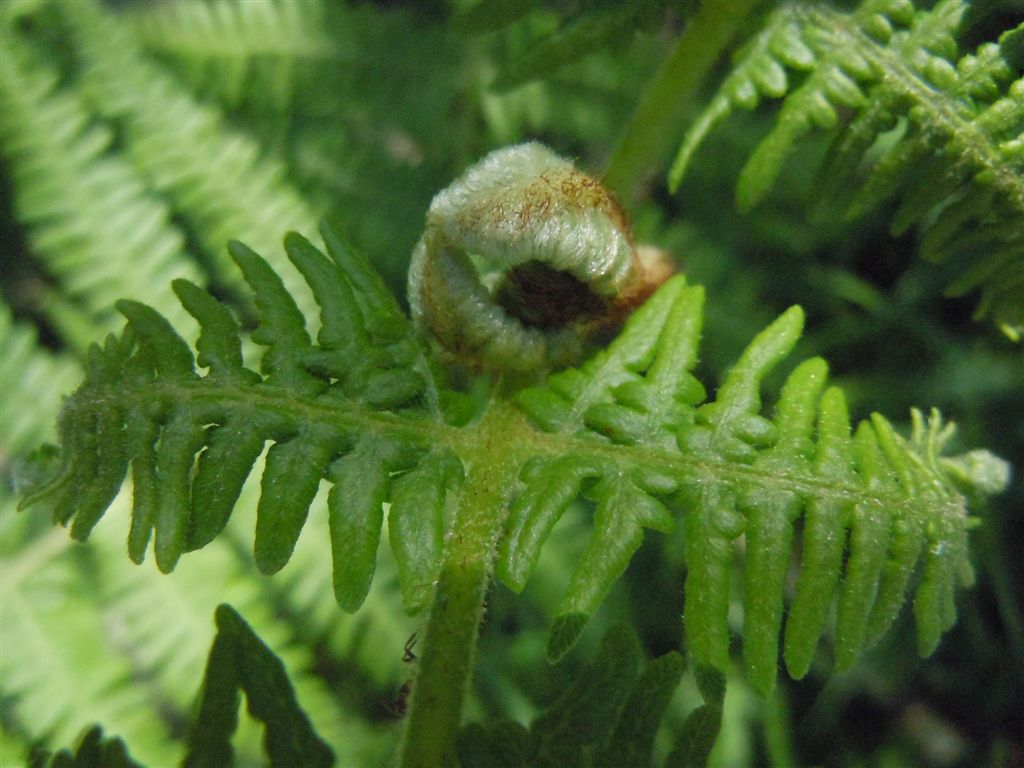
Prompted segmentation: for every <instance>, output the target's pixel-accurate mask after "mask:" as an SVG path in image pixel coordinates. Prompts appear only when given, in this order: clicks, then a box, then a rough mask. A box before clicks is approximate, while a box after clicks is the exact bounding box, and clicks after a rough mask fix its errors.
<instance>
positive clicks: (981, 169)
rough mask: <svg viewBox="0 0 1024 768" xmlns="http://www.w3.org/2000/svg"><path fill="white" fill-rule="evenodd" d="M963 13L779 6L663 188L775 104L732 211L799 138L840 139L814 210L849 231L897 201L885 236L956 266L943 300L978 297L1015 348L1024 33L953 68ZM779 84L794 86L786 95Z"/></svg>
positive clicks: (955, 7)
mask: <svg viewBox="0 0 1024 768" xmlns="http://www.w3.org/2000/svg"><path fill="white" fill-rule="evenodd" d="M967 8H968V4H967V3H965V2H963V1H962V0H943V1H942V2H939V3H937V4H936V5H935V6H934V8H932V9H930V10H927V11H924V10H922V11H915V9H914V5H913V4H912V3H911V2H908V0H865V2H862V3H861V4H860V5H859V6H858V7H857V8H856V9H855V10H854V11H852V12H851V13H849V14H846V13H842V12H840V11H838V10H835V9H833V8H831V7H830V6H828V5H827V4H823V3H807V2H799V1H798V0H797V1H794V2H789V3H785V4H783V5H782V6H780V7H779V8H778V9H776V10H775V11H773V12H772V14H771V15H770V17H769V19H768V21H767V22H766V23H765V25H764V27H763V29H762V31H761V32H759V33H758V34H757V35H756V36H755V37H754V38H753V40H752V41H751V42H750V43H748V45H747V47H746V48H745V49H743V50H742V51H741V52H740V54H739V59H738V61H737V63H736V64H735V65H734V66H733V69H732V71H731V73H730V74H729V75H728V76H727V77H726V79H725V81H724V82H723V83H722V85H721V87H720V89H719V91H718V93H717V94H716V95H715V96H714V97H713V99H712V101H711V102H710V104H709V105H708V106H707V108H706V109H705V110H704V111H703V112H702V114H701V115H700V116H699V117H698V118H697V120H696V121H695V123H694V124H693V126H692V127H691V129H690V131H689V132H688V133H687V135H686V137H685V138H684V140H683V143H682V146H681V148H680V150H679V153H678V155H677V157H676V161H675V164H674V165H673V168H672V171H671V173H670V177H669V185H670V187H671V188H673V189H675V188H677V187H678V186H679V183H680V181H681V179H682V176H683V174H684V172H685V169H686V166H687V165H688V163H689V161H690V158H691V157H692V155H693V153H694V152H695V150H696V149H697V147H698V146H699V144H700V143H701V142H702V141H703V140H704V138H705V137H706V136H707V134H708V132H709V131H710V130H711V128H712V127H714V125H715V124H717V123H719V122H721V121H722V120H724V119H725V118H726V117H728V115H729V114H730V113H731V111H732V110H733V109H734V108H735V107H742V108H744V109H752V108H754V107H755V106H757V104H758V102H759V101H760V100H761V98H768V99H782V100H783V101H782V106H781V109H780V110H779V113H778V116H777V118H776V119H775V125H774V127H773V128H772V129H771V131H770V132H769V134H768V135H767V136H766V137H765V138H764V139H763V140H762V141H761V143H760V144H759V145H758V147H757V148H756V149H755V150H754V152H753V154H752V155H751V157H750V158H749V160H748V161H747V164H746V166H745V167H744V169H743V171H742V172H741V174H740V178H739V181H738V184H737V201H738V203H739V206H740V208H743V209H749V208H751V207H753V206H755V205H757V204H758V202H759V201H760V200H761V199H762V198H763V197H764V195H765V194H766V193H767V192H768V191H769V189H770V188H771V187H772V185H773V184H774V183H775V180H776V178H777V176H778V173H779V170H780V168H781V166H782V163H783V162H785V160H786V159H787V157H788V156H789V154H790V153H791V151H792V150H793V147H794V145H795V144H796V142H797V141H798V140H799V139H800V138H801V137H803V136H804V135H806V134H808V133H810V132H811V131H813V130H817V129H825V130H835V131H836V136H835V139H834V141H833V143H832V147H831V151H830V154H829V156H828V158H827V159H826V161H825V164H824V167H823V173H822V177H823V184H824V187H825V191H824V192H823V194H822V197H823V198H824V199H828V200H840V201H845V202H846V203H847V215H848V216H849V217H857V216H861V215H863V214H865V213H866V212H867V211H869V210H870V209H873V208H875V207H876V206H877V205H878V204H879V203H881V202H882V201H884V200H886V199H889V198H893V197H895V198H896V200H897V202H898V206H897V208H896V212H895V214H894V216H893V219H892V229H893V231H894V232H896V233H901V232H904V231H906V230H907V229H908V228H910V227H911V226H916V225H920V227H921V231H922V248H921V252H922V255H923V256H924V257H926V258H929V259H933V260H940V259H946V258H950V257H951V256H954V255H955V256H957V257H958V259H959V260H960V261H961V262H963V264H964V266H962V267H961V268H960V272H961V275H962V276H961V278H960V279H958V280H957V281H956V282H955V283H954V285H953V286H951V291H952V292H954V293H962V292H964V291H966V290H970V289H972V288H980V289H981V293H982V300H981V305H980V307H979V316H980V315H983V314H989V315H991V317H992V318H993V319H994V320H995V322H996V323H997V324H999V325H1000V327H1002V328H1003V329H1004V330H1005V331H1006V332H1007V333H1008V334H1009V335H1010V336H1015V335H1017V334H1018V333H1019V329H1020V327H1021V322H1022V319H1024V318H1022V317H1021V315H1020V309H1019V308H1020V306H1022V305H1024V293H1022V292H1021V283H1020V280H1019V275H1018V271H1019V264H1020V262H1021V258H1022V255H1024V244H1022V243H1024V227H1022V226H1021V224H1020V222H1021V221H1024V153H1022V152H1021V151H1020V148H1019V145H1020V136H1021V132H1022V130H1024V80H1021V78H1020V75H1021V63H1022V58H1024V57H1022V56H1021V53H1020V48H1021V43H1020V40H1021V39H1022V37H1024V27H1021V26H1018V27H1016V28H1015V29H1011V30H1007V31H1006V32H1004V33H1003V34H1002V35H1001V36H1000V38H999V42H998V43H986V44H983V45H982V46H980V47H979V49H978V50H977V52H976V53H975V54H968V55H966V56H963V57H961V58H959V59H958V58H957V49H958V46H957V40H956V35H957V32H958V30H959V27H960V24H961V21H962V19H963V17H964V14H965V12H966V10H967ZM787 70H795V71H796V72H797V73H799V74H800V75H802V80H801V81H800V82H798V84H795V85H794V84H792V83H791V82H790V77H789V75H788V74H787ZM804 73H806V74H804ZM875 148H877V151H875V152H874V154H875V155H877V157H876V158H875V159H874V161H873V162H872V163H870V164H869V167H868V169H867V171H865V170H864V166H865V163H864V158H865V156H867V155H870V154H871V153H872V151H873V150H874V149H875Z"/></svg>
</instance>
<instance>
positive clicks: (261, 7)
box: [129, 0, 354, 112]
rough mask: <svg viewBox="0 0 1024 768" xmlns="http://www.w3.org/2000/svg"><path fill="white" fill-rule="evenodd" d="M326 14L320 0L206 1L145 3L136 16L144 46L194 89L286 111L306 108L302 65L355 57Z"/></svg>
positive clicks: (235, 101)
mask: <svg viewBox="0 0 1024 768" xmlns="http://www.w3.org/2000/svg"><path fill="white" fill-rule="evenodd" d="M327 11H328V6H327V5H326V4H325V3H323V2H321V0H305V1H304V2H301V3H296V2H262V3H250V2H244V0H226V1H225V0H216V1H215V2H210V1H209V0H203V1H202V2H189V3H167V4H159V5H145V6H142V7H139V8H137V9H133V11H132V13H131V15H130V16H129V19H130V21H131V22H132V24H133V26H134V27H135V28H136V29H137V30H138V32H139V39H141V41H142V43H143V45H144V46H145V48H146V49H147V50H148V51H151V52H153V53H155V54H156V55H157V56H158V57H159V58H161V59H164V60H167V61H169V62H170V63H172V65H173V68H174V69H175V71H177V72H179V73H181V74H182V76H183V79H184V80H185V81H186V82H188V83H189V85H190V86H191V87H192V88H193V89H194V90H197V91H199V92H202V93H211V92H212V93H213V94H215V95H217V96H218V97H220V99H221V100H223V102H224V103H225V104H226V105H228V106H230V107H237V106H239V105H240V104H242V103H243V102H245V101H251V102H252V106H253V107H255V108H257V109H272V110H275V111H277V112H286V111H288V110H289V109H291V108H298V109H301V108H302V106H301V105H295V104H294V101H295V98H294V97H295V94H296V92H297V89H298V83H296V79H297V71H296V70H301V68H302V67H303V66H304V65H308V64H309V63H317V62H332V63H334V64H335V65H340V64H341V60H342V58H343V55H345V54H347V55H349V56H352V55H354V54H353V53H352V52H351V51H346V50H345V48H344V47H343V46H342V44H341V41H340V40H339V39H338V37H339V36H338V35H335V34H331V32H330V31H329V28H328V27H326V24H325V22H326V19H325V17H326V16H327ZM332 31H333V30H332ZM257 83H258V84H259V87H258V88H257V87H252V86H254V85H255V84H257Z"/></svg>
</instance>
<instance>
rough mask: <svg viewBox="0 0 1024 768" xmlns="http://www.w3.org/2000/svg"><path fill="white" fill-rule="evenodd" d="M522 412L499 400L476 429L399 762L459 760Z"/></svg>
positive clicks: (406, 766) (439, 766)
mask: <svg viewBox="0 0 1024 768" xmlns="http://www.w3.org/2000/svg"><path fill="white" fill-rule="evenodd" d="M521 424H522V416H521V415H519V414H517V413H516V411H515V410H514V409H513V408H512V406H511V405H509V404H508V403H504V402H496V403H495V405H493V406H492V407H491V409H490V410H489V411H488V412H487V414H486V415H485V416H484V418H483V419H482V420H481V423H480V424H479V428H478V429H477V430H474V436H476V437H478V438H479V442H480V445H478V446H477V447H476V450H474V451H473V452H472V453H469V454H464V455H472V456H475V457H477V458H478V460H477V461H476V462H475V463H474V464H473V465H472V466H471V467H469V472H468V475H467V477H466V481H465V484H464V485H463V488H462V490H461V493H460V495H459V508H458V511H457V512H456V518H455V526H454V528H453V532H452V534H451V536H450V538H449V540H448V542H447V544H446V548H445V555H444V564H443V566H442V568H441V575H440V578H439V579H438V583H437V588H436V590H435V592H434V603H433V606H432V607H431V609H430V618H429V619H428V621H427V626H426V630H425V631H424V637H423V641H422V646H421V649H422V650H421V654H420V660H419V670H418V672H417V676H416V682H415V685H414V687H413V691H412V699H411V703H410V707H409V716H408V719H407V723H406V730H405V734H404V738H403V741H402V746H401V759H400V761H399V765H400V766H401V768H444V767H446V766H453V765H455V764H456V762H457V761H456V751H455V739H456V735H457V733H458V728H459V724H460V721H461V717H462V706H463V702H464V701H465V698H466V691H467V690H468V688H469V682H470V679H471V675H472V671H473V662H474V657H475V653H476V642H477V637H478V636H479V630H480V621H481V619H482V618H483V610H484V599H485V597H486V595H487V587H488V585H489V583H490V580H491V574H492V572H493V570H494V557H495V552H496V544H497V541H498V535H499V534H500V533H501V528H502V526H503V525H504V520H505V514H506V512H507V509H508V500H509V495H510V493H511V491H512V487H513V482H514V481H515V476H516V470H517V469H518V467H519V462H518V461H515V460H510V459H512V452H511V451H510V450H509V447H510V446H514V445H516V443H517V441H516V440H515V439H510V435H512V434H514V433H515V432H517V431H519V430H521Z"/></svg>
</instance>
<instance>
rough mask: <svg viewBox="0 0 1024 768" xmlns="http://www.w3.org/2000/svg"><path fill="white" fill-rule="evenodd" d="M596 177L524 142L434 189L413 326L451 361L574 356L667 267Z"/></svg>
mask: <svg viewBox="0 0 1024 768" xmlns="http://www.w3.org/2000/svg"><path fill="white" fill-rule="evenodd" d="M672 272H673V266H672V263H671V260H670V259H669V258H668V256H667V255H666V254H665V253H664V252H663V251H660V250H658V249H656V248H651V247H647V246H640V247H637V246H636V244H635V243H634V242H633V233H632V231H631V228H630V225H629V221H628V219H627V217H626V214H625V212H624V211H623V210H622V208H621V207H620V206H619V204H618V202H617V201H616V200H615V198H614V197H612V195H611V193H609V192H608V191H607V190H606V189H605V188H604V187H602V186H601V184H600V182H598V181H597V180H596V179H594V178H592V177H590V176H587V175H586V174H584V173H582V172H580V171H578V170H576V169H575V168H574V167H573V166H572V164H571V163H569V162H567V161H565V160H563V159H562V158H560V157H558V155H556V154H554V153H553V152H552V151H551V150H550V149H548V148H547V147H545V146H543V145H541V144H538V143H536V142H531V143H528V144H520V145H517V146H513V147H507V148H505V149H500V150H497V151H495V152H492V153H491V154H489V155H488V156H487V157H485V158H484V159H483V160H481V161H480V162H479V163H477V164H476V165H474V166H473V167H471V168H470V169H469V170H468V171H466V172H465V173H464V174H463V175H462V176H461V177H460V178H459V179H457V180H456V181H455V182H453V183H452V185H451V186H449V187H448V188H447V189H445V190H443V191H441V192H440V193H438V195H437V196H436V197H435V198H434V200H433V202H432V203H431V205H430V210H429V211H428V212H427V223H426V228H425V230H424V233H423V237H422V238H420V241H419V243H418V244H417V246H416V249H415V251H414V253H413V257H412V264H411V266H410V269H409V304H410V306H411V308H412V314H413V318H414V319H415V321H416V323H417V326H418V327H419V329H420V331H421V332H422V333H423V334H424V335H425V336H426V337H427V338H428V339H430V340H431V341H432V342H433V343H435V344H436V345H437V346H438V347H439V348H440V349H441V351H442V353H443V356H445V357H446V358H447V359H449V360H450V361H451V362H457V363H462V364H465V365H468V366H470V367H472V368H475V369H479V370H484V371H491V372H495V373H501V372H506V371H519V372H524V371H535V370H544V369H549V368H558V367H563V366H566V365H569V364H572V363H575V362H577V361H578V360H579V359H580V358H581V357H582V356H583V353H584V351H585V349H586V345H587V342H588V341H589V340H590V339H593V338H595V337H600V336H602V335H605V334H607V333H608V332H610V331H613V330H615V329H617V328H618V326H619V325H621V324H622V322H623V321H624V320H625V319H626V317H627V316H628V315H629V313H630V312H631V311H632V310H633V309H634V308H636V307H637V306H638V305H640V304H642V303H643V302H644V301H645V300H646V299H647V297H648V296H650V295H651V294H652V293H653V292H654V290H655V289H656V288H657V287H658V286H659V285H661V283H663V282H664V281H665V280H667V279H668V277H669V276H671V274H672Z"/></svg>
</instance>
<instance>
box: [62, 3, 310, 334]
mask: <svg viewBox="0 0 1024 768" xmlns="http://www.w3.org/2000/svg"><path fill="white" fill-rule="evenodd" d="M59 9H60V14H59V20H60V23H61V24H63V25H66V26H67V29H68V32H69V36H70V41H71V43H72V44H73V45H74V46H75V50H76V53H77V54H78V56H79V64H80V66H81V73H80V74H81V79H80V84H81V89H82V92H83V95H84V98H85V99H86V102H87V103H88V104H89V105H90V106H91V107H92V108H93V109H95V110H96V112H98V114H99V115H101V116H102V117H103V118H105V119H107V120H110V121H114V122H116V123H117V124H119V125H120V126H121V127H122V129H123V134H122V139H123V142H124V151H125V152H126V153H127V156H128V157H129V158H130V159H131V162H132V163H133V164H134V165H135V166H136V167H137V168H138V169H139V171H140V172H141V173H142V175H143V176H144V177H145V178H146V179H147V181H148V183H149V184H150V185H151V186H152V187H153V188H154V189H155V190H156V191H158V192H159V193H160V194H162V195H165V196H166V197H167V198H169V199H170V201H171V203H172V205H173V207H174V210H175V212H176V213H177V214H178V215H180V216H182V217H183V218H184V219H185V220H186V221H187V223H188V226H189V228H190V229H191V230H192V231H193V232H194V233H195V236H196V237H197V238H198V239H199V241H200V242H201V243H202V245H203V247H204V251H205V254H206V256H207V257H208V258H209V259H210V260H211V261H212V262H213V264H212V266H213V267H214V271H215V273H216V276H217V278H218V279H219V280H221V281H230V280H231V279H232V278H233V276H234V275H235V274H236V273H235V272H234V268H233V266H232V265H231V264H230V263H229V262H227V260H225V259H224V258H223V246H224V243H226V242H227V241H228V240H229V239H230V238H231V237H232V236H233V234H234V233H236V232H246V233H247V235H248V237H249V241H250V242H251V243H252V244H253V246H254V247H256V248H257V249H259V250H260V252H261V253H265V254H267V258H269V259H270V260H271V262H272V263H273V264H274V265H275V268H276V269H277V270H278V271H279V272H280V274H281V276H282V279H283V280H285V284H286V285H287V286H288V289H289V292H290V293H291V294H292V295H293V296H294V297H296V300H297V301H298V302H299V305H300V307H301V308H302V309H303V310H304V311H308V313H309V314H313V310H314V309H315V305H314V303H313V302H312V300H311V298H309V294H308V290H307V287H306V285H305V283H304V282H303V281H302V280H301V279H300V277H299V275H298V274H297V273H296V272H295V271H294V270H293V269H292V268H291V265H290V264H289V263H288V262H287V260H286V259H284V258H283V253H281V251H280V244H279V233H280V232H281V231H285V230H288V229H294V230H296V231H300V232H313V231H314V230H315V223H316V217H315V215H314V214H313V213H312V211H311V210H310V208H309V207H308V205H307V203H306V202H305V201H304V199H303V198H302V196H301V195H300V194H299V193H298V192H297V191H296V190H295V189H294V188H293V187H292V186H291V185H290V184H289V183H288V181H287V180H286V172H285V168H284V167H283V166H282V165H281V164H280V163H278V162H276V161H275V160H273V159H272V158H270V157H267V156H265V155H264V153H263V152H262V150H261V148H260V147H259V145H258V144H257V143H256V142H255V141H254V140H253V139H251V138H250V137H249V136H247V135H245V134H244V133H241V132H239V131H237V130H232V129H229V128H228V127H227V126H225V124H224V121H223V119H222V116H221V114H220V113H219V112H217V111H216V110H214V109H213V108H211V107H208V106H204V105H200V104H198V103H197V102H196V101H195V99H194V98H193V97H192V96H191V95H190V94H189V93H188V92H187V91H186V90H185V89H184V88H183V87H182V86H181V84H180V83H179V82H178V81H177V80H175V79H174V77H172V76H171V75H170V74H169V73H168V72H167V71H166V70H164V69H163V68H162V67H161V66H160V65H159V64H157V63H156V62H154V61H152V60H151V59H149V58H147V57H146V56H145V55H144V54H143V52H142V51H141V49H140V46H139V43H138V40H136V39H135V37H134V36H133V35H132V34H131V28H130V27H129V26H128V25H127V24H126V23H125V21H124V20H122V19H119V18H117V17H116V16H114V15H113V14H112V13H110V12H108V11H105V10H104V9H103V8H101V7H100V6H98V5H96V4H94V3H93V2H90V1H88V0H83V2H77V3H72V4H67V3H62V4H59ZM236 284H237V283H236Z"/></svg>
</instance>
